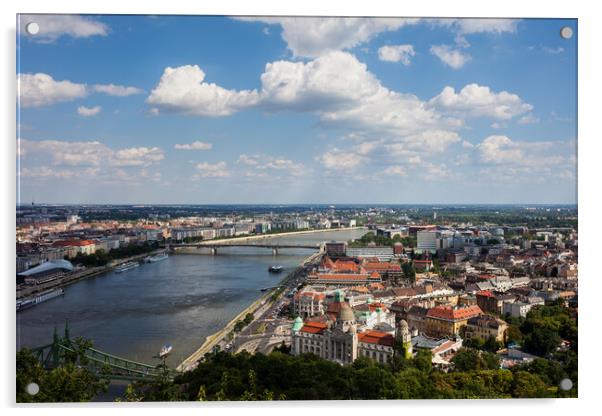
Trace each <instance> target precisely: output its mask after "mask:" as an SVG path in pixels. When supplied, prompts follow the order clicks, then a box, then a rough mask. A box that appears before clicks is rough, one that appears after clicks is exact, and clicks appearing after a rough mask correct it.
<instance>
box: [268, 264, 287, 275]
mask: <svg viewBox="0 0 602 416" xmlns="http://www.w3.org/2000/svg"><path fill="white" fill-rule="evenodd" d="M282 270H284V267H282V266H280V265H279V266H270V268H269V269H268V271H269V272H270V273H281V272H282Z"/></svg>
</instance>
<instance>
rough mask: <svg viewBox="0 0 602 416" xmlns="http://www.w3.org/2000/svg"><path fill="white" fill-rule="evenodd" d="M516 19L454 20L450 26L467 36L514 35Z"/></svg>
mask: <svg viewBox="0 0 602 416" xmlns="http://www.w3.org/2000/svg"><path fill="white" fill-rule="evenodd" d="M519 21H520V20H517V19H455V20H454V21H453V23H452V26H455V28H456V29H457V30H458V32H459V33H460V34H463V35H468V34H473V33H494V34H502V33H516V28H517V25H518V22H519Z"/></svg>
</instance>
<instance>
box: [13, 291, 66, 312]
mask: <svg viewBox="0 0 602 416" xmlns="http://www.w3.org/2000/svg"><path fill="white" fill-rule="evenodd" d="M64 294H65V291H64V290H63V289H62V288H60V289H55V290H48V291H46V292H42V293H40V294H39V295H36V296H33V297H30V298H27V299H19V300H17V311H22V310H24V309H28V308H31V307H32V306H35V305H37V304H38V303H42V302H46V301H47V300H50V299H54V298H56V297H58V296H62V295H64Z"/></svg>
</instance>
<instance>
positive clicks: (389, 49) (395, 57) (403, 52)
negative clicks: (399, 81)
mask: <svg viewBox="0 0 602 416" xmlns="http://www.w3.org/2000/svg"><path fill="white" fill-rule="evenodd" d="M414 55H416V53H415V52H414V47H413V46H412V45H385V46H382V47H380V48H379V49H378V59H380V60H381V61H386V62H399V61H401V63H402V64H404V65H406V66H407V65H410V63H411V57H412V56H414Z"/></svg>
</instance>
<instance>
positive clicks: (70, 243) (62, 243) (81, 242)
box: [52, 240, 95, 247]
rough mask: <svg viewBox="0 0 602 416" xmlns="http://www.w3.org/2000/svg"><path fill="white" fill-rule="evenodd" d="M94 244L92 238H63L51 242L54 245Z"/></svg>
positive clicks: (77, 245)
mask: <svg viewBox="0 0 602 416" xmlns="http://www.w3.org/2000/svg"><path fill="white" fill-rule="evenodd" d="M93 244H95V243H94V241H92V240H63V241H55V242H54V243H52V245H53V246H54V247H82V246H91V245H93Z"/></svg>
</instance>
